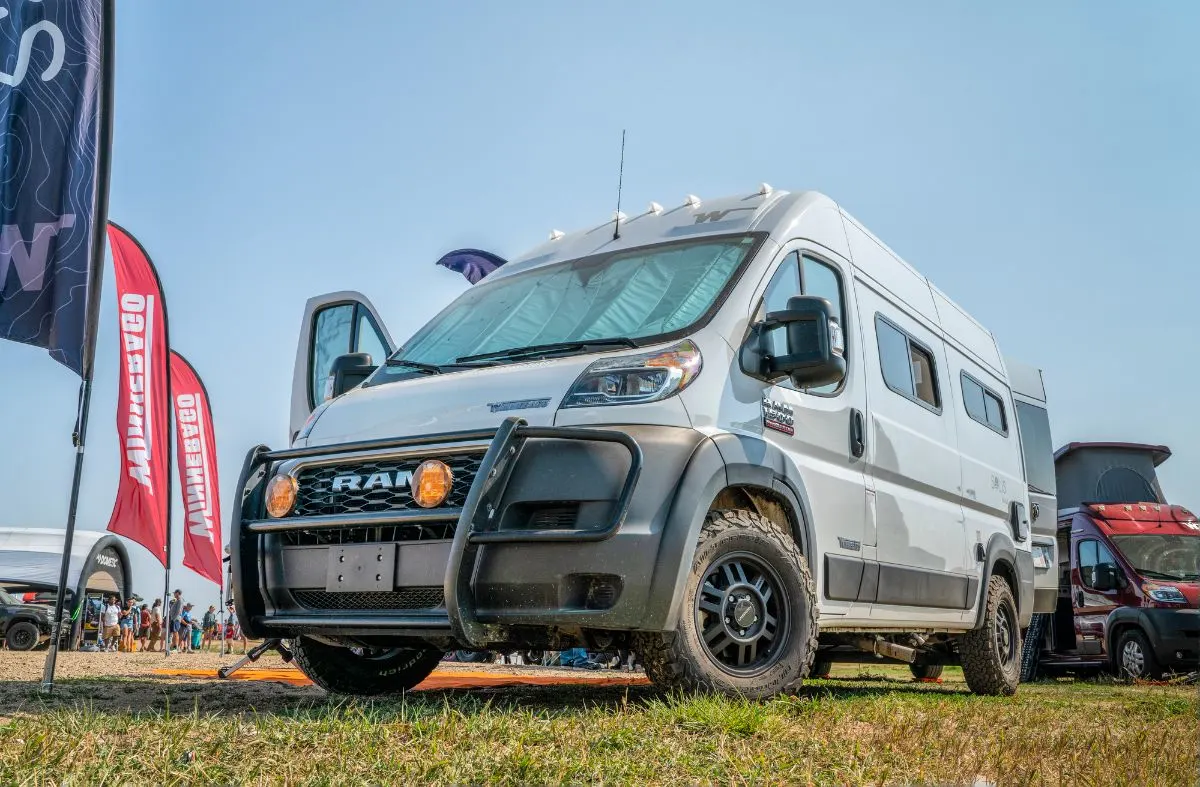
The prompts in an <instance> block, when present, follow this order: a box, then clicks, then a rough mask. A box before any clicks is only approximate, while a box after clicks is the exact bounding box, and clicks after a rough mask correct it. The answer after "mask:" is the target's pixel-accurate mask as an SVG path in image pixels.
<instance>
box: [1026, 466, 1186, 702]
mask: <svg viewBox="0 0 1200 787" xmlns="http://www.w3.org/2000/svg"><path fill="white" fill-rule="evenodd" d="M1170 455H1171V451H1170V449H1168V448H1167V447H1166V446H1161V445H1158V446H1153V445H1137V444H1132V443H1071V444H1070V445H1067V446H1064V447H1063V448H1061V449H1059V451H1058V452H1057V454H1056V455H1055V456H1056V465H1057V470H1058V494H1059V499H1060V500H1063V501H1064V502H1067V503H1070V504H1071V505H1070V507H1068V508H1065V509H1063V510H1062V511H1060V512H1059V519H1058V553H1059V556H1060V558H1059V559H1060V562H1059V583H1060V584H1059V594H1058V604H1057V609H1056V610H1055V611H1054V613H1053V614H1052V615H1038V616H1037V619H1036V620H1035V621H1034V625H1033V626H1032V627H1031V633H1032V634H1033V636H1032V637H1031V642H1030V643H1029V649H1030V650H1031V651H1032V650H1036V651H1037V653H1036V658H1033V657H1030V658H1027V662H1028V663H1027V666H1026V668H1025V672H1026V677H1031V676H1032V675H1033V673H1034V672H1035V671H1039V670H1040V671H1041V672H1042V673H1044V674H1055V673H1058V672H1063V671H1069V670H1070V671H1088V670H1097V669H1105V668H1107V669H1111V670H1112V671H1113V672H1114V673H1115V674H1117V675H1121V676H1127V677H1134V678H1150V679H1155V678H1161V677H1162V676H1163V675H1164V673H1166V672H1168V671H1172V670H1183V671H1187V670H1194V669H1196V668H1197V666H1198V665H1200V522H1198V521H1197V519H1196V516H1195V515H1194V514H1192V513H1191V512H1190V511H1188V510H1187V509H1185V508H1183V507H1182V506H1177V505H1171V504H1169V503H1168V502H1167V501H1166V499H1165V497H1164V496H1163V493H1162V488H1161V486H1160V485H1159V482H1158V477H1157V473H1156V472H1155V467H1157V466H1158V465H1160V464H1162V463H1163V462H1164V461H1166V459H1167V458H1168V457H1170ZM1032 655H1034V654H1027V656H1032Z"/></svg>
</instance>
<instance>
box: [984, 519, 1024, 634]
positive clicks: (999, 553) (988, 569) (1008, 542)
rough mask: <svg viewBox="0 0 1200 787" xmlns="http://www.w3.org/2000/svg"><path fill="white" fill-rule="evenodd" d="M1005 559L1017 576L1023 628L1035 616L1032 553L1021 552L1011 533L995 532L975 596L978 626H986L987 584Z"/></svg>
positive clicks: (1016, 592)
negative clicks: (997, 566)
mask: <svg viewBox="0 0 1200 787" xmlns="http://www.w3.org/2000/svg"><path fill="white" fill-rule="evenodd" d="M1001 561H1003V562H1005V563H1006V564H1007V565H1008V566H1009V568H1010V570H1011V572H1012V574H1013V575H1014V579H1015V580H1016V587H1015V588H1013V590H1014V593H1013V595H1014V600H1015V601H1016V602H1017V621H1018V623H1019V625H1020V627H1021V628H1025V627H1027V626H1028V625H1029V621H1030V620H1032V618H1033V556H1032V554H1031V553H1029V552H1021V551H1020V550H1018V549H1017V548H1016V545H1015V544H1014V543H1013V540H1012V537H1011V536H1010V535H1009V534H1008V533H992V535H991V537H990V538H989V539H988V543H987V548H986V549H985V550H984V556H983V576H982V577H981V582H980V585H979V592H978V593H977V594H976V598H975V626H974V628H977V629H978V628H983V624H984V613H985V612H986V611H987V587H988V582H989V581H991V578H992V574H994V573H995V569H996V565H997V564H998V563H1000V562H1001Z"/></svg>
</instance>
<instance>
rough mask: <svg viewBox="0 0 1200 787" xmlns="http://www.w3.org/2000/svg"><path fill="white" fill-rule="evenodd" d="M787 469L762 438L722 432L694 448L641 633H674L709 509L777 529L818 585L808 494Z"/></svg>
mask: <svg viewBox="0 0 1200 787" xmlns="http://www.w3.org/2000/svg"><path fill="white" fill-rule="evenodd" d="M787 468H788V462H787V461H786V458H785V457H784V454H783V452H782V451H781V450H780V449H778V448H776V447H775V446H773V445H771V444H770V443H768V442H766V441H765V440H762V439H761V438H755V437H752V436H748V435H735V434H729V433H725V434H719V435H715V436H713V437H710V438H709V439H707V440H704V441H703V442H701V443H700V444H699V445H698V446H697V448H696V451H695V453H693V455H692V457H691V460H690V461H689V462H688V465H687V467H686V469H685V470H684V473H683V476H682V478H681V479H680V482H679V485H678V487H677V491H676V494H675V496H674V499H673V500H672V502H671V508H670V513H669V514H668V516H667V521H666V524H665V526H664V532H663V537H662V541H661V542H660V545H659V553H658V559H657V561H656V567H655V580H654V583H653V588H652V590H651V596H650V603H649V604H648V605H647V614H646V617H645V619H644V623H643V628H645V629H647V630H652V631H670V630H673V629H674V628H675V625H676V623H677V622H678V613H679V608H680V606H679V604H680V600H681V599H682V597H683V594H684V589H685V585H686V582H687V577H688V574H689V572H690V571H691V567H692V561H693V559H694V558H695V554H696V548H697V545H698V543H699V539H700V530H701V528H702V526H703V524H704V519H705V517H706V516H707V515H708V513H709V512H710V511H713V510H715V509H719V508H723V507H733V508H743V507H745V508H748V509H749V510H751V511H754V512H755V513H757V514H759V515H760V516H763V517H764V518H766V519H768V520H770V521H772V522H775V523H776V524H778V525H780V526H781V527H782V528H783V529H784V532H786V533H788V534H789V535H790V536H791V538H792V540H793V541H795V542H796V544H797V545H798V546H799V549H800V552H801V553H802V554H803V555H804V556H805V557H806V558H807V559H808V562H809V571H810V572H811V573H812V575H813V581H814V583H818V579H817V572H818V570H819V566H818V565H817V563H818V562H819V561H815V560H814V559H813V552H812V550H813V549H814V548H815V544H816V541H815V538H814V535H813V533H812V516H811V510H810V508H809V506H808V502H807V494H806V492H805V489H804V485H803V482H802V481H801V479H800V478H799V477H798V475H797V474H795V473H794V472H793V473H789V472H788V470H787ZM816 586H817V587H819V586H820V585H819V583H818V584H816Z"/></svg>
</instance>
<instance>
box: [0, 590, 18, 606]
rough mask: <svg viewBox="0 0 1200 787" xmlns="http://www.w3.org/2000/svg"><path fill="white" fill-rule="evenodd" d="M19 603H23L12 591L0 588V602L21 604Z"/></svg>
mask: <svg viewBox="0 0 1200 787" xmlns="http://www.w3.org/2000/svg"><path fill="white" fill-rule="evenodd" d="M21 603H24V602H22V601H21V600H20V599H19V598H17V597H16V596H14V595H13V594H12V593H9V592H8V591H7V590H0V604H21Z"/></svg>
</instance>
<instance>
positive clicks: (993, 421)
mask: <svg viewBox="0 0 1200 787" xmlns="http://www.w3.org/2000/svg"><path fill="white" fill-rule="evenodd" d="M960 379H961V380H962V394H963V404H964V405H966V408H967V415H969V416H971V420H973V421H978V422H979V423H981V424H983V425H984V426H986V427H988V428H990V429H993V430H995V431H997V432H999V433H1000V434H1002V435H1007V434H1008V416H1007V414H1006V413H1005V411H1004V400H1003V399H1001V398H1000V396H999V394H997V393H995V392H994V391H992V389H990V388H988V387H987V386H985V385H983V384H982V383H980V382H979V381H978V380H976V379H975V378H974V377H972V376H971V375H969V374H967V373H966V372H963V373H962V375H961V377H960Z"/></svg>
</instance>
